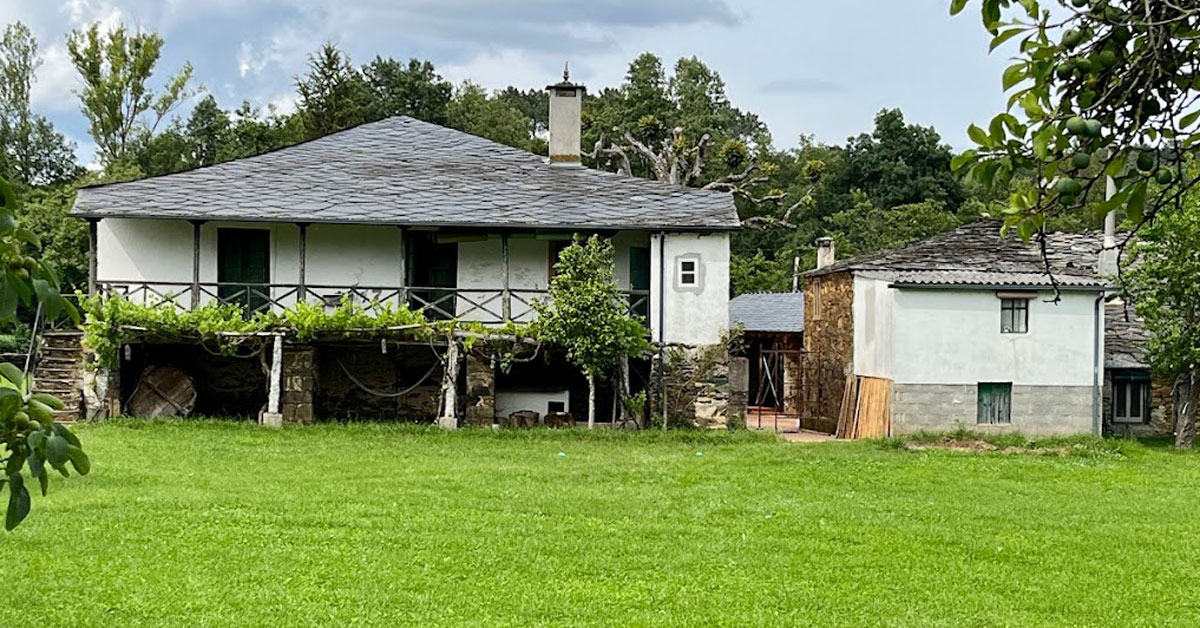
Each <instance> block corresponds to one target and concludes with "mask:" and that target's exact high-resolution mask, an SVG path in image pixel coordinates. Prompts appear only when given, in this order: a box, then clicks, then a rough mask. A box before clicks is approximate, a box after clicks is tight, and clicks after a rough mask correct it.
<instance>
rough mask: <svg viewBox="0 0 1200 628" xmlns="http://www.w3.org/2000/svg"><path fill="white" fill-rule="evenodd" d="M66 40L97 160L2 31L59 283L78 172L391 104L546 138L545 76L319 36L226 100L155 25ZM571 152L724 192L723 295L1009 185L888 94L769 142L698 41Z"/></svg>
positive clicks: (643, 67) (515, 135)
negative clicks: (365, 55) (259, 85)
mask: <svg viewBox="0 0 1200 628" xmlns="http://www.w3.org/2000/svg"><path fill="white" fill-rule="evenodd" d="M67 42H68V50H69V52H70V56H71V61H72V63H73V64H74V66H75V68H76V70H77V72H78V78H79V88H78V89H77V90H76V91H75V93H76V95H77V97H78V98H79V107H80V110H81V111H82V113H83V115H84V116H85V117H86V119H87V121H88V123H89V133H90V135H91V137H92V139H93V140H94V141H95V142H96V145H97V147H98V150H97V157H96V162H95V163H91V164H80V163H78V162H77V161H76V156H75V150H74V148H75V147H74V146H73V145H72V144H71V143H70V142H69V141H68V140H66V139H65V137H64V136H63V135H62V134H60V133H59V132H57V131H56V130H55V128H54V126H53V125H52V123H51V122H50V121H49V120H48V119H46V118H45V117H44V116H41V115H39V114H38V113H37V112H34V111H32V110H31V107H30V91H31V87H32V85H33V82H34V80H35V78H36V73H37V70H38V67H39V65H40V57H39V53H38V44H37V42H36V41H35V39H34V38H33V36H32V34H31V33H30V31H29V29H28V28H26V27H25V26H24V25H22V24H20V23H16V24H12V25H9V26H7V27H6V28H5V30H4V32H3V36H2V38H0V146H3V147H4V149H3V151H0V174H3V175H4V176H5V177H7V178H8V179H10V180H12V181H16V182H17V184H18V186H19V187H20V190H19V193H20V194H21V195H22V196H23V197H24V198H25V199H27V202H26V203H25V205H24V209H23V214H24V215H23V216H22V217H21V219H22V221H23V223H24V224H26V225H28V226H29V227H31V228H32V229H33V230H34V231H35V232H37V233H38V234H39V235H40V236H41V237H42V240H43V242H44V245H45V254H46V257H47V259H48V260H49V261H50V262H52V263H53V264H54V265H55V266H57V267H58V268H59V270H60V272H61V275H62V277H63V282H64V288H65V289H68V290H71V289H74V288H76V287H78V286H80V285H81V284H82V283H83V282H85V280H86V269H87V265H86V260H85V256H86V251H87V235H86V227H85V225H84V223H83V222H82V221H78V220H73V219H68V218H67V217H66V212H67V211H68V210H69V208H70V207H71V204H72V202H73V199H74V194H75V190H76V189H77V188H78V187H79V186H81V185H88V184H94V183H98V182H107V181H118V180H128V179H133V178H139V177H147V176H157V175H163V174H168V173H171V172H176V171H180V170H186V169H189V168H196V167H201V166H206V165H210V164H214V163H218V162H221V161H226V160H230V159H236V158H240V157H245V156H249V155H254V154H258V153H261V152H264V151H269V150H273V149H277V148H280V147H283V146H287V145H289V144H294V143H296V142H301V141H305V140H308V139H312V138H316V137H320V136H322V135H326V134H329V133H333V132H336V131H338V130H341V129H345V128H347V127H351V126H354V125H357V124H362V123H365V122H371V121H374V120H379V119H382V118H385V117H388V116H394V115H407V116H412V117H415V118H418V119H421V120H426V121H429V122H432V123H435V124H440V125H445V126H449V127H453V128H456V129H459V130H462V131H465V132H468V133H473V134H476V135H481V136H484V137H487V138H489V139H492V140H494V141H497V142H501V143H503V144H507V145H509V146H514V147H517V148H520V149H524V150H529V151H532V152H535V153H545V151H546V137H547V128H546V126H547V116H548V111H547V109H548V102H547V97H546V94H545V92H544V88H543V86H544V84H545V83H546V82H548V81H546V80H545V77H530V82H531V84H530V85H523V86H510V87H508V88H506V89H504V90H499V91H496V92H492V93H489V92H488V91H486V90H484V89H483V88H481V87H479V86H478V85H476V84H473V83H471V82H465V83H462V84H459V85H454V84H451V83H450V82H448V81H446V80H444V79H443V78H442V77H441V76H440V75H439V74H438V71H437V69H436V68H435V67H434V65H433V64H432V63H431V62H429V61H422V60H419V59H410V60H407V61H402V60H397V59H392V58H383V57H376V58H374V59H372V60H370V61H368V62H367V63H365V64H357V63H355V62H354V61H352V60H351V59H350V58H349V57H348V56H347V55H346V54H345V53H344V52H342V51H341V50H340V49H339V48H338V47H337V46H336V45H334V44H332V43H329V44H325V45H323V46H321V47H320V48H319V49H317V50H315V51H314V52H313V53H311V54H310V55H309V58H308V66H307V68H308V69H307V72H306V73H305V74H303V75H301V76H297V77H295V85H296V92H297V103H298V104H297V109H296V111H295V112H292V113H284V112H280V111H277V110H274V109H273V108H269V107H268V108H266V109H263V108H260V107H257V106H256V105H255V104H254V103H251V102H249V101H244V102H242V103H241V104H240V105H238V106H237V107H235V108H232V109H226V108H223V107H222V106H221V104H220V103H218V102H217V100H216V99H215V98H214V97H213V96H212V95H210V94H207V93H206V90H205V89H204V87H203V86H200V85H197V84H195V82H194V81H193V77H192V69H191V66H190V64H186V65H185V66H184V67H182V68H179V69H177V70H175V71H174V72H171V71H169V70H163V69H162V68H160V67H158V61H159V58H160V54H161V51H162V48H163V46H164V45H166V42H164V40H163V39H162V37H160V36H159V35H157V34H155V33H152V32H145V31H137V32H134V31H131V30H128V29H126V28H124V27H118V28H117V29H115V30H111V31H109V32H105V31H103V30H101V29H100V28H99V26H93V27H91V28H89V29H82V30H78V31H75V32H72V33H70V34H68V35H67ZM871 122H872V121H868V120H864V121H863V123H864V127H865V128H866V127H870V125H871ZM584 151H585V155H586V156H585V161H586V163H587V165H589V166H592V167H596V168H604V169H608V170H614V171H627V172H629V173H631V174H633V175H635V176H642V177H648V178H657V179H668V180H671V181H672V182H674V183H679V184H683V185H691V186H697V187H704V186H707V187H710V188H715V189H722V190H729V191H732V192H733V193H734V194H735V196H736V198H737V202H738V209H739V211H740V213H741V216H742V219H743V222H744V223H745V225H746V228H745V229H744V230H742V231H741V232H739V233H737V234H736V235H735V237H734V240H733V249H734V257H733V268H732V274H733V286H732V290H733V292H734V293H735V294H739V293H743V292H750V291H784V290H789V289H791V287H792V282H793V269H794V263H796V260H797V259H798V260H799V261H798V263H799V268H800V269H801V270H803V269H807V268H809V267H811V264H812V263H813V258H814V251H813V242H814V240H815V239H816V238H818V237H821V236H832V237H834V238H836V239H837V241H838V246H839V255H840V256H849V255H855V254H860V253H866V252H870V251H873V250H877V249H880V248H884V247H888V246H894V245H898V244H903V243H906V242H909V241H913V240H917V239H920V238H924V237H927V236H930V235H933V234H935V233H938V232H940V231H944V230H947V229H951V228H953V227H955V226H957V225H959V224H962V223H964V222H967V221H970V220H974V219H977V218H979V217H980V216H982V215H986V214H988V213H989V212H998V211H999V209H1000V207H1002V206H1003V205H1004V204H1005V203H1007V199H1008V194H1007V192H1006V191H1004V190H1001V191H994V190H993V191H991V192H986V191H985V190H984V189H983V188H982V187H980V186H978V185H972V184H969V183H966V182H964V180H963V179H962V178H961V177H960V176H958V175H956V174H954V173H952V172H951V167H950V164H951V160H952V159H953V157H954V156H955V155H954V152H953V151H952V149H951V147H950V146H948V145H947V144H946V143H944V142H943V141H942V138H941V136H940V135H939V134H938V132H937V131H936V130H935V129H933V128H930V127H922V126H918V125H915V124H910V123H908V122H907V121H906V120H905V119H904V115H903V113H902V112H901V111H899V110H884V111H881V112H879V114H878V115H877V116H876V117H875V120H874V121H873V127H871V128H869V129H868V130H866V131H865V132H864V133H862V134H861V135H858V136H856V137H851V138H848V139H847V140H846V142H845V143H844V144H840V145H834V144H822V143H817V142H815V141H813V140H812V139H811V138H807V137H801V138H799V141H798V142H797V143H796V144H794V145H791V146H787V147H782V148H781V147H779V146H778V145H777V143H776V142H775V141H774V139H773V138H772V136H771V132H770V130H769V129H768V128H767V126H766V124H764V123H763V122H762V121H761V120H760V119H759V118H758V116H756V115H755V114H754V113H753V112H750V111H744V110H742V109H740V108H738V107H737V106H735V104H734V103H732V102H731V101H730V99H729V97H728V95H727V94H726V90H725V84H724V82H723V80H722V78H721V76H720V75H719V74H718V73H717V72H716V71H714V70H713V69H712V68H710V67H708V66H707V65H705V64H704V62H703V61H701V60H700V59H697V58H695V57H692V58H683V59H679V60H677V61H675V62H674V64H673V65H670V66H668V65H667V63H665V62H664V60H663V59H661V58H659V57H658V56H655V55H654V54H651V53H645V54H642V55H640V56H638V57H637V58H635V59H633V60H632V61H631V62H630V64H629V67H628V70H627V72H626V74H625V79H624V81H623V82H622V83H621V84H620V85H619V86H617V87H605V88H602V89H599V90H598V91H595V92H593V93H591V94H589V96H588V97H587V99H586V101H585V104H584ZM672 166H678V167H674V168H673V167H672ZM677 172H682V173H683V174H682V175H675V174H672V173H677ZM671 177H674V178H671ZM1021 184H1022V183H1021V180H1020V179H1019V178H1018V179H1016V182H1015V183H1013V184H1012V185H1014V186H1019V185H1021ZM1080 215H1088V214H1080ZM1074 220H1076V221H1078V220H1079V219H1074ZM1063 226H1069V227H1080V226H1085V225H1082V224H1071V225H1063Z"/></svg>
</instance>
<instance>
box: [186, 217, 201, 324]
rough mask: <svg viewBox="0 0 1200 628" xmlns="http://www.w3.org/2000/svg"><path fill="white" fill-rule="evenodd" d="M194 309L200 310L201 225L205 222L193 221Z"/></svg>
mask: <svg viewBox="0 0 1200 628" xmlns="http://www.w3.org/2000/svg"><path fill="white" fill-rule="evenodd" d="M189 222H191V223H192V309H193V310H195V309H199V308H200V225H203V224H204V221H203V220H192V221H189Z"/></svg>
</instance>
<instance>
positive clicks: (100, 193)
mask: <svg viewBox="0 0 1200 628" xmlns="http://www.w3.org/2000/svg"><path fill="white" fill-rule="evenodd" d="M71 213H72V215H75V216H84V217H92V218H105V217H131V218H177V219H190V220H215V219H220V220H251V221H278V222H314V223H318V222H339V223H366V224H373V223H374V224H394V225H412V226H439V227H441V226H445V227H511V228H543V229H573V228H585V229H598V230H600V229H682V230H731V229H737V228H738V227H739V226H740V222H739V221H738V216H737V210H736V208H735V207H734V203H733V197H732V195H731V194H728V193H724V192H715V191H709V190H698V189H694V188H687V187H683V186H677V185H671V184H668V183H661V182H658V181H650V180H646V179H641V178H637V177H630V176H624V175H619V174H614V173H611V172H604V171H601V170H592V169H588V168H579V167H574V168H573V167H558V166H550V165H549V164H548V163H547V160H546V159H545V158H543V157H540V156H538V155H534V154H532V153H527V152H525V151H521V150H517V149H515V148H510V147H508V146H504V145H502V144H497V143H495V142H492V141H490V140H487V139H484V138H481V137H476V136H474V135H470V134H468V133H463V132H461V131H456V130H454V129H448V128H445V127H441V126H438V125H435V124H430V123H427V122H421V121H419V120H415V119H413V118H409V117H404V116H401V117H393V118H388V119H385V120H382V121H379V122H373V123H369V124H364V125H361V126H358V127H354V128H351V129H348V130H345V131H341V132H339V133H334V134H332V135H328V136H325V137H322V138H318V139H315V140H311V141H308V142H303V143H301V144H296V145H294V146H289V147H286V148H281V149H279V150H275V151H272V152H269V153H264V154H262V155H257V156H254V157H247V158H244V159H237V160H234V161H229V162H225V163H221V164H216V165H212V166H206V167H202V168H197V169H194V170H189V171H185V172H179V173H175V174H169V175H164V176H159V177H151V178H147V179H141V180H138V181H129V182H124V183H112V184H107V185H99V186H92V187H85V188H82V189H80V191H79V195H78V197H77V199H76V201H75V207H74V209H72V211H71Z"/></svg>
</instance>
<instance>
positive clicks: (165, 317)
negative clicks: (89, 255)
mask: <svg viewBox="0 0 1200 628" xmlns="http://www.w3.org/2000/svg"><path fill="white" fill-rule="evenodd" d="M81 303H82V305H83V310H84V312H85V313H86V318H85V320H84V322H83V324H82V329H83V332H84V337H83V343H84V346H86V347H87V348H89V349H91V350H92V351H93V352H94V353H95V358H96V359H95V362H94V363H93V365H92V366H93V367H99V366H112V365H114V364H116V362H117V356H118V354H119V352H120V350H121V347H123V346H125V345H126V344H129V343H131V342H134V341H138V340H143V341H151V342H160V343H173V342H200V343H204V344H206V345H210V346H212V347H214V348H215V350H216V351H218V352H220V353H222V354H225V355H235V354H236V353H237V351H238V349H239V348H240V347H242V346H243V345H245V344H247V343H252V342H257V343H261V342H263V341H264V340H265V337H266V336H268V335H271V334H274V333H282V334H285V335H287V336H289V337H292V338H294V339H295V340H296V341H298V342H312V341H314V340H318V339H322V338H325V339H328V338H349V337H356V336H370V337H373V338H379V337H388V336H394V337H397V338H400V337H403V338H405V339H408V340H414V339H415V340H428V341H433V340H436V339H446V340H448V341H449V340H454V341H455V342H458V343H459V344H461V345H462V346H463V348H464V349H466V350H471V349H473V348H478V349H480V350H483V349H484V348H486V349H487V352H488V353H489V354H490V355H493V356H494V357H496V359H497V361H498V363H500V365H501V367H502V368H504V367H506V365H507V364H510V363H511V362H512V361H513V360H516V359H520V355H521V354H523V353H528V349H521V348H519V346H526V345H535V346H536V345H537V344H538V340H537V335H538V330H537V328H536V325H535V324H525V323H516V322H509V323H507V324H506V325H503V326H489V325H484V324H483V323H478V322H474V321H461V320H445V321H430V320H427V319H426V318H425V315H424V313H423V312H422V311H420V310H412V309H409V308H408V307H405V306H399V307H397V306H395V305H392V304H389V303H372V304H369V305H364V304H362V303H359V302H356V301H354V300H352V299H350V298H349V297H346V298H344V299H343V300H342V302H341V303H340V304H339V305H337V306H335V307H329V306H327V305H325V304H323V303H296V304H295V305H292V306H291V307H289V308H287V309H285V310H283V311H280V312H258V313H254V314H248V313H247V312H246V311H245V310H244V309H243V308H242V307H241V306H239V305H236V304H218V303H211V304H208V305H203V306H201V307H198V308H196V309H193V310H183V309H180V308H177V307H169V306H164V305H143V304H140V303H134V302H132V301H130V300H129V299H126V298H125V297H123V296H121V295H110V296H99V295H96V296H91V297H83V298H81Z"/></svg>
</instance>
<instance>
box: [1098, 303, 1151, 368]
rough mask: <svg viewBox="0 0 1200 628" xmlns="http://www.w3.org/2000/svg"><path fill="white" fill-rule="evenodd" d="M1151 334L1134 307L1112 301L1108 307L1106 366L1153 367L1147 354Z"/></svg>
mask: <svg viewBox="0 0 1200 628" xmlns="http://www.w3.org/2000/svg"><path fill="white" fill-rule="evenodd" d="M1150 337H1151V334H1150V332H1149V331H1147V330H1146V328H1145V327H1144V326H1143V325H1142V319H1141V318H1139V317H1138V315H1137V314H1135V313H1134V312H1133V308H1127V307H1125V304H1124V303H1120V302H1117V303H1109V304H1108V305H1106V306H1105V308H1104V367H1105V368H1110V369H1145V368H1150V360H1149V359H1148V358H1147V357H1146V354H1147V350H1148V348H1149V346H1150Z"/></svg>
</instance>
